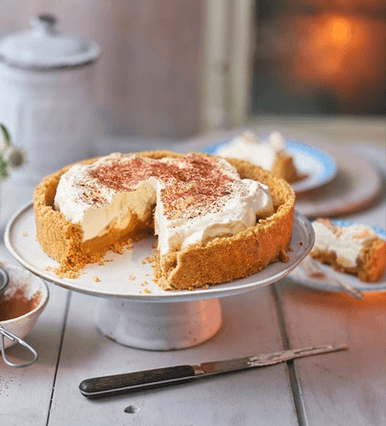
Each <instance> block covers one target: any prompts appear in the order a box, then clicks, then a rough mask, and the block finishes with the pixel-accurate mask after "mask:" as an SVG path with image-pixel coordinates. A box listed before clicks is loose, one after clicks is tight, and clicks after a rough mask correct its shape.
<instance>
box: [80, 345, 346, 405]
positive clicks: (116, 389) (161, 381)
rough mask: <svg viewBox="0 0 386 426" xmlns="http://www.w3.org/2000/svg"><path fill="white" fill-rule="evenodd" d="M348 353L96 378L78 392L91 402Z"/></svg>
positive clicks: (316, 350)
mask: <svg viewBox="0 0 386 426" xmlns="http://www.w3.org/2000/svg"><path fill="white" fill-rule="evenodd" d="M347 349H348V346H347V345H340V346H332V345H325V346H319V347H316V346H312V347H309V348H302V349H293V350H287V351H281V352H275V353H272V354H264V355H257V356H247V357H244V358H235V359H229V360H224V361H214V362H204V363H202V364H199V365H176V366H174V367H166V368H157V369H154V370H145V371H137V372H134V373H127V374H116V375H113V376H104V377H94V378H91V379H86V380H83V381H82V382H81V383H80V385H79V389H80V392H81V393H82V395H84V396H86V397H88V398H93V397H94V398H95V397H102V396H110V395H112V394H117V393H124V392H134V391H141V390H146V389H153V388H155V387H161V386H166V385H171V384H175V383H181V382H187V381H191V380H195V379H198V378H203V377H208V376H212V375H215V374H223V373H230V372H232V371H239V370H245V369H247V368H254V367H265V366H268V365H274V364H278V363H280V362H284V361H290V360H293V359H296V358H301V357H306V356H311V355H319V354H324V353H328V352H338V351H345V350H347Z"/></svg>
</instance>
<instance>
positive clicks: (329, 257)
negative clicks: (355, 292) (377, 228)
mask: <svg viewBox="0 0 386 426" xmlns="http://www.w3.org/2000/svg"><path fill="white" fill-rule="evenodd" d="M312 226H313V228H314V230H315V245H314V247H313V249H312V251H311V253H310V255H311V256H312V257H313V258H314V259H316V260H319V261H320V262H322V263H326V264H328V265H331V266H332V267H333V268H334V269H336V270H337V271H340V272H345V273H348V274H353V275H357V276H358V277H359V279H360V280H361V281H368V282H375V281H377V280H379V278H380V277H381V276H382V275H383V274H384V272H385V270H386V241H385V240H384V239H383V238H380V236H379V235H378V234H377V233H376V232H374V230H373V229H372V228H371V227H369V226H365V225H360V224H355V223H343V224H336V223H334V222H332V221H331V220H330V219H323V218H319V219H316V220H315V221H314V222H313V223H312Z"/></svg>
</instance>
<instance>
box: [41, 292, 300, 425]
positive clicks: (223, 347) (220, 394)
mask: <svg viewBox="0 0 386 426" xmlns="http://www.w3.org/2000/svg"><path fill="white" fill-rule="evenodd" d="M96 302H97V299H96V298H93V297H90V296H85V295H81V294H75V293H74V294H73V295H72V301H71V307H70V312H69V319H68V322H67V328H66V333H65V338H64V343H63V349H62V354H61V361H60V365H59V370H58V376H57V380H56V385H55V393H54V398H53V403H52V409H51V414H50V421H49V425H50V426H59V425H60V426H62V425H67V424H71V425H73V426H78V425H79V426H80V425H86V424H93V425H106V424H114V425H119V424H127V422H132V423H130V424H138V425H139V424H141V425H152V424H157V425H165V426H166V425H197V426H198V425H233V424H236V423H237V424H239V425H252V424H256V423H255V422H256V421H258V424H261V425H277V426H282V425H283V424H286V425H289V426H290V425H297V424H298V422H297V417H296V410H295V407H294V404H293V398H292V392H291V387H290V382H289V379H288V375H287V372H286V365H285V364H281V365H276V366H273V367H269V368H265V369H255V370H249V371H246V372H240V373H234V374H229V375H224V376H219V377H213V378H210V379H207V380H201V381H199V382H194V383H189V384H183V385H177V386H172V387H168V388H164V389H159V390H151V391H146V392H138V393H136V394H131V395H121V396H117V397H110V398H107V399H103V400H96V401H92V400H91V401H90V400H88V399H86V398H85V397H84V396H82V395H81V394H80V392H79V390H78V385H79V383H80V382H81V381H82V380H83V379H85V378H88V377H95V376H101V375H109V374H118V373H124V372H131V371H138V370H143V369H151V368H157V367H166V366H171V365H179V364H199V363H201V362H204V361H213V360H218V359H228V358H232V357H238V356H247V355H252V354H259V353H266V352H268V353H270V352H274V351H277V350H280V349H281V345H282V343H281V333H280V330H279V328H278V323H277V318H276V310H275V305H274V302H273V299H272V295H271V292H270V289H269V287H267V288H262V289H259V290H256V291H253V292H249V293H245V294H243V295H240V296H237V297H232V298H224V299H222V305H223V321H224V324H223V327H222V329H221V330H220V332H219V333H218V334H217V335H216V336H215V337H214V338H212V339H211V340H210V341H208V342H206V343H204V344H202V345H199V346H196V347H193V348H188V349H184V350H178V351H172V352H154V351H143V350H138V349H133V348H129V347H125V346H122V345H119V344H117V343H115V342H113V341H111V340H109V339H108V338H106V337H105V336H103V335H101V334H100V333H99V331H98V330H97V328H96V326H95V323H94V310H95V304H96ZM128 406H131V407H132V410H133V411H136V412H135V413H132V414H130V413H127V412H125V411H124V410H125V408H126V407H128ZM68 407H71V410H69V409H68Z"/></svg>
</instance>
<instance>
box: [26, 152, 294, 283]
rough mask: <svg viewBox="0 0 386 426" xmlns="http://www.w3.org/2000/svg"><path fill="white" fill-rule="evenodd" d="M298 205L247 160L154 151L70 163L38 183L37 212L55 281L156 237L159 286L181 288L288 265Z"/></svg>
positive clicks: (281, 182) (284, 186) (277, 182)
mask: <svg viewBox="0 0 386 426" xmlns="http://www.w3.org/2000/svg"><path fill="white" fill-rule="evenodd" d="M294 202H295V195H294V192H293V190H292V188H291V187H290V185H289V184H288V183H287V182H285V181H284V180H281V179H277V178H275V177H273V176H272V175H271V174H270V173H268V172H266V171H264V170H263V169H262V168H260V167H258V166H255V165H252V164H250V163H248V162H245V161H240V160H225V159H223V158H221V157H216V156H211V155H206V154H188V155H182V154H177V153H173V152H168V151H154V152H142V153H135V154H120V153H114V154H111V155H109V156H106V157H102V158H96V159H91V160H86V161H82V162H79V163H76V164H73V165H70V166H67V167H65V168H63V169H62V170H59V171H57V172H55V173H53V174H51V175H49V176H47V177H46V178H45V179H44V180H43V181H42V182H41V183H40V184H39V185H38V186H37V187H36V190H35V194H34V211H35V218H36V231H37V239H38V241H39V243H40V245H41V247H42V248H43V250H44V251H45V253H47V254H48V255H49V256H50V257H52V258H53V259H55V260H56V261H57V262H58V263H59V265H58V268H56V270H55V272H56V273H57V274H58V275H59V276H65V277H74V278H75V277H77V276H78V275H79V273H80V272H81V270H82V269H83V268H84V267H85V266H86V265H87V264H90V263H95V262H98V261H101V259H102V258H103V257H104V255H105V254H106V252H107V251H108V250H113V251H116V252H120V251H122V250H123V249H124V247H125V246H127V245H128V244H129V243H131V242H135V241H138V240H140V239H142V238H146V237H147V236H148V235H151V234H155V235H156V236H157V238H158V243H157V246H156V247H155V253H154V271H155V280H156V282H157V283H158V284H159V285H160V286H161V287H162V288H164V289H172V290H178V289H191V288H195V287H204V286H207V285H209V284H216V283H222V282H229V281H232V280H234V279H237V278H242V277H245V276H248V275H251V274H254V273H256V272H258V271H260V270H261V269H263V268H265V267H266V266H267V265H268V264H270V263H272V262H275V261H279V260H281V261H286V259H287V251H288V248H289V243H290V240H291V236H292V226H293V217H294ZM134 250H135V248H134Z"/></svg>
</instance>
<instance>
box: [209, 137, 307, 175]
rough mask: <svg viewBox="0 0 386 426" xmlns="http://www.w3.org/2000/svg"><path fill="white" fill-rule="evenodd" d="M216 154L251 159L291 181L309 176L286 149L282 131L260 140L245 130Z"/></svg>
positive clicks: (252, 161)
mask: <svg viewBox="0 0 386 426" xmlns="http://www.w3.org/2000/svg"><path fill="white" fill-rule="evenodd" d="M216 154H217V155H221V156H223V157H231V158H238V159H240V160H245V161H250V162H251V163H253V164H256V165H258V166H260V167H263V168H264V169H265V170H268V171H270V172H271V173H272V174H273V175H274V176H276V177H279V178H281V179H284V180H286V181H287V182H289V183H294V182H297V181H300V180H302V179H305V178H306V177H307V176H306V175H305V174H303V173H300V172H299V171H298V170H297V168H296V166H295V163H294V159H293V157H292V156H291V154H289V153H288V151H286V143H285V140H284V138H283V136H282V135H281V133H280V132H272V133H271V134H270V135H269V137H268V141H265V142H260V141H259V138H258V137H257V135H255V134H254V133H253V132H251V131H246V132H243V133H241V134H240V135H237V136H236V137H234V138H233V139H232V140H231V141H230V142H228V143H226V144H225V145H222V146H221V147H220V148H219V149H218V150H217V152H216Z"/></svg>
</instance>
